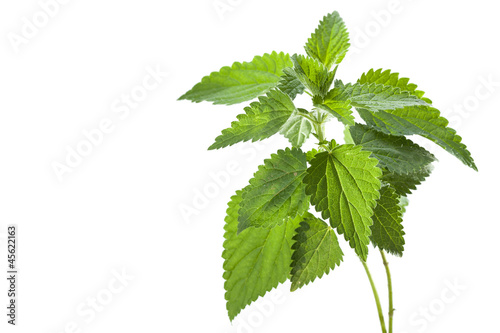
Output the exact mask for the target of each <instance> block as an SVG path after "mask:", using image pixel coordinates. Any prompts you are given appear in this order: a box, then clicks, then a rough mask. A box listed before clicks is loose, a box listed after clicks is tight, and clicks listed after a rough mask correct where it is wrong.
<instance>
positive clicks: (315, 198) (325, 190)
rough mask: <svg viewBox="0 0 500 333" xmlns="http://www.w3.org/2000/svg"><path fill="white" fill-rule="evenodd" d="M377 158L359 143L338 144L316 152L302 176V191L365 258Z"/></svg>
mask: <svg viewBox="0 0 500 333" xmlns="http://www.w3.org/2000/svg"><path fill="white" fill-rule="evenodd" d="M377 164H378V161H377V160H376V159H375V158H371V157H370V152H367V151H362V150H361V147H360V146H352V145H340V146H337V147H335V148H334V149H333V150H332V151H331V152H322V153H318V154H317V155H316V156H315V157H314V159H313V160H312V161H311V166H310V167H309V168H308V169H307V175H306V176H305V177H304V183H306V184H307V186H306V194H310V195H311V203H312V204H313V205H314V206H315V209H316V210H317V211H320V212H321V216H322V217H323V218H324V219H330V225H331V226H332V227H333V228H336V229H337V231H338V233H339V234H344V237H345V239H346V240H348V241H349V245H350V246H351V247H352V248H354V249H355V251H356V253H357V254H358V256H360V257H361V259H363V260H366V257H367V254H368V247H367V245H368V243H369V242H370V239H369V236H370V226H371V225H372V220H371V217H372V215H373V208H374V207H375V205H376V201H377V199H378V198H379V189H380V180H379V178H380V176H381V175H382V171H381V170H380V169H379V168H378V167H377Z"/></svg>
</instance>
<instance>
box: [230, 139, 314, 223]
mask: <svg viewBox="0 0 500 333" xmlns="http://www.w3.org/2000/svg"><path fill="white" fill-rule="evenodd" d="M306 170H307V161H306V154H304V153H303V152H302V151H301V150H300V149H298V148H293V149H290V148H287V149H285V150H278V153H277V154H272V155H271V158H270V159H267V160H265V161H264V164H263V165H261V166H259V170H258V171H257V172H256V173H255V175H254V178H252V179H250V185H249V186H247V187H245V189H244V190H243V194H242V197H243V201H242V202H241V208H240V211H239V217H238V221H239V225H238V232H241V231H242V230H244V229H246V228H248V227H251V226H252V227H266V228H269V227H275V226H277V225H280V224H282V223H283V222H284V221H286V220H287V219H288V217H291V218H294V217H295V216H296V215H301V214H303V213H304V212H306V211H307V210H308V209H309V199H308V197H307V195H306V193H305V184H304V183H303V182H302V179H303V178H304V176H305V174H306Z"/></svg>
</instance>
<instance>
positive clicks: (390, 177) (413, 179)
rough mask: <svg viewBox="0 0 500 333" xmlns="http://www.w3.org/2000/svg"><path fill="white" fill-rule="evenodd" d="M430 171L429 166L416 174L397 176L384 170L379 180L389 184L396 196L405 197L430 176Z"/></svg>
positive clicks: (430, 166) (430, 167)
mask: <svg viewBox="0 0 500 333" xmlns="http://www.w3.org/2000/svg"><path fill="white" fill-rule="evenodd" d="M432 169H433V167H432V164H429V165H427V166H425V167H423V168H422V169H420V170H418V171H417V172H413V173H409V174H398V173H393V172H389V171H387V170H384V174H383V175H382V178H381V180H382V181H383V182H384V183H387V184H390V185H391V186H392V187H393V188H394V189H395V190H396V193H397V194H399V195H402V196H406V195H408V194H411V191H413V190H416V189H417V185H420V184H421V183H422V182H423V181H424V180H425V179H426V178H427V177H428V176H429V175H430V174H431V172H432Z"/></svg>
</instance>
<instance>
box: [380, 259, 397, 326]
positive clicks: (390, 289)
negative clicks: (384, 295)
mask: <svg viewBox="0 0 500 333" xmlns="http://www.w3.org/2000/svg"><path fill="white" fill-rule="evenodd" d="M380 254H381V255H382V261H383V262H384V266H385V273H386V274H387V287H388V289H389V333H392V319H393V317H394V304H393V297H392V279H391V271H390V270H389V262H388V261H387V259H386V258H385V253H384V251H382V250H380Z"/></svg>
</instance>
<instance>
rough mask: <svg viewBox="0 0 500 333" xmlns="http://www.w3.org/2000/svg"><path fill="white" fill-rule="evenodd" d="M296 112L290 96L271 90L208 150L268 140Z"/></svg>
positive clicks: (241, 115)
mask: <svg viewBox="0 0 500 333" xmlns="http://www.w3.org/2000/svg"><path fill="white" fill-rule="evenodd" d="M294 111H295V105H293V102H292V100H291V99H290V97H289V96H288V95H286V94H285V93H283V92H281V91H279V90H275V89H273V90H271V91H269V92H268V93H267V94H266V96H262V97H259V101H258V102H253V103H251V104H250V106H247V107H246V108H245V113H243V114H240V115H238V116H237V117H236V118H237V119H238V120H237V121H233V122H232V123H231V127H230V128H227V129H225V130H223V131H222V134H221V135H219V136H218V137H217V138H216V139H215V143H213V144H212V145H211V146H210V147H209V148H208V149H219V148H223V147H227V146H231V145H234V144H235V143H238V142H241V141H248V140H252V142H255V141H257V140H263V139H266V138H268V137H270V136H272V135H274V134H276V133H278V131H279V130H280V128H281V127H282V126H283V125H284V124H285V123H286V121H287V120H288V118H290V116H291V115H292V113H293V112H294Z"/></svg>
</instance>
